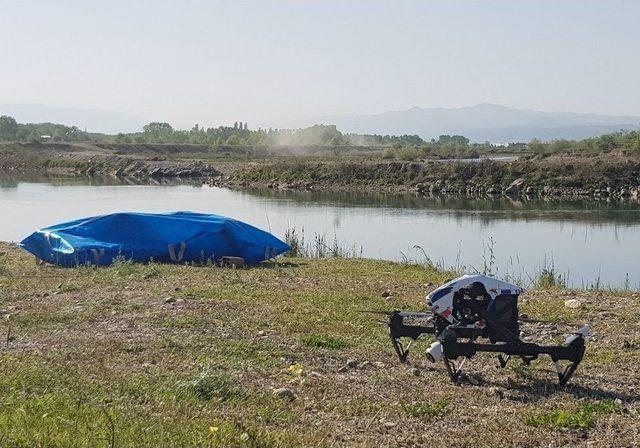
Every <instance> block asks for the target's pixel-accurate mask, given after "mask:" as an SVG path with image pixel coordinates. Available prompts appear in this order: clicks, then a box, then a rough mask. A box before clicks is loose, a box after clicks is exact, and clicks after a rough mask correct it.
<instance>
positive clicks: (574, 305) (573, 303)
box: [564, 299, 582, 309]
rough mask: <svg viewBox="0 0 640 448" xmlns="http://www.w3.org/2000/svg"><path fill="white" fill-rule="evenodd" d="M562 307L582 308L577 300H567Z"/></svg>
mask: <svg viewBox="0 0 640 448" xmlns="http://www.w3.org/2000/svg"><path fill="white" fill-rule="evenodd" d="M564 306H566V307H567V308H573V309H577V308H581V307H582V302H581V301H579V300H577V299H569V300H565V302H564Z"/></svg>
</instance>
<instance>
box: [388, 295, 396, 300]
mask: <svg viewBox="0 0 640 448" xmlns="http://www.w3.org/2000/svg"><path fill="white" fill-rule="evenodd" d="M386 299H387V300H393V299H395V297H393V296H387V297H386Z"/></svg>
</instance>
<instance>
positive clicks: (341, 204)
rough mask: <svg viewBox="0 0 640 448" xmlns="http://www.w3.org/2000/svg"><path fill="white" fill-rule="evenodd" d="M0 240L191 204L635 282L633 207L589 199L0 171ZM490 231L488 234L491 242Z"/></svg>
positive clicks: (472, 262)
mask: <svg viewBox="0 0 640 448" xmlns="http://www.w3.org/2000/svg"><path fill="white" fill-rule="evenodd" d="M0 207H1V209H2V212H3V213H2V218H0V240H8V241H19V240H20V239H22V238H24V237H25V236H27V235H28V234H29V233H31V232H32V231H33V230H35V229H37V228H39V227H44V226H47V225H51V224H55V223H58V222H61V221H65V220H70V219H74V218H79V217H83V216H89V215H95V214H102V213H110V212H115V211H122V210H127V211H154V212H159V211H175V210H194V211H201V212H210V213H219V214H222V215H227V216H231V217H234V218H238V219H241V220H244V221H247V222H249V223H251V224H253V225H255V226H258V227H261V228H263V229H266V230H269V229H271V231H272V232H273V233H274V234H276V235H278V236H280V237H282V236H283V234H284V232H285V230H286V229H287V228H292V227H296V228H297V229H298V231H300V230H302V229H304V234H305V238H306V240H307V241H310V240H312V239H313V236H314V234H316V233H318V234H322V235H325V236H326V237H327V239H329V240H333V238H334V235H335V237H336V238H337V240H338V241H339V242H340V243H341V245H343V246H348V247H355V248H357V251H358V252H359V251H360V249H361V250H362V255H363V256H365V257H373V258H385V259H391V260H400V259H402V258H403V257H408V258H413V259H418V260H422V259H423V258H422V255H421V253H420V252H419V251H418V250H416V249H415V248H414V246H416V245H419V246H421V247H422V248H423V249H424V250H425V252H426V253H427V254H428V255H429V257H431V259H432V260H434V261H435V262H438V263H441V264H443V265H445V266H447V267H449V266H456V265H457V266H460V265H465V266H467V269H468V270H470V271H472V270H474V269H478V270H482V269H483V263H484V260H487V261H488V259H489V257H490V252H489V250H488V247H489V246H492V247H493V253H494V255H495V265H494V268H493V270H494V272H497V274H498V275H500V276H505V275H509V274H510V275H513V276H515V277H520V278H523V279H526V278H528V277H529V276H533V275H535V274H536V272H539V271H540V269H541V268H542V267H543V265H544V264H545V263H546V264H547V265H550V264H551V263H553V265H554V266H555V269H556V270H557V271H559V272H561V273H563V274H565V275H566V276H567V277H568V281H569V283H570V284H572V285H574V286H589V285H591V284H593V283H594V282H596V281H597V279H600V282H601V284H603V285H608V286H616V287H624V286H625V285H628V286H629V287H632V288H638V287H639V286H640V269H639V268H638V259H639V257H638V252H639V251H640V208H639V207H638V206H636V205H628V204H619V203H616V204H606V203H589V202H578V201H575V202H566V201H565V202H544V201H539V202H519V201H512V200H508V199H499V200H473V199H446V200H444V199H442V200H440V199H430V198H418V197H415V196H411V195H396V196H393V195H362V194H361V195H350V194H327V193H311V192H284V193H280V192H273V191H269V190H266V191H241V192H240V191H232V190H227V189H221V188H211V187H206V186H200V185H196V186H193V185H184V184H183V185H171V184H157V185H128V184H123V183H118V182H116V181H114V180H113V179H110V180H107V179H91V180H88V179H84V180H69V179H66V180H65V179H48V178H27V179H24V178H8V177H6V176H5V177H0ZM491 241H493V244H492V243H491Z"/></svg>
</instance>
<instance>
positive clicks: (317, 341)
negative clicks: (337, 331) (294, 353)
mask: <svg viewBox="0 0 640 448" xmlns="http://www.w3.org/2000/svg"><path fill="white" fill-rule="evenodd" d="M300 342H302V344H303V345H306V346H307V347H323V348H332V349H336V350H337V349H341V348H343V347H344V346H345V345H346V344H345V343H344V341H342V340H340V339H338V338H334V337H331V336H323V335H317V334H310V335H307V336H302V337H301V338H300Z"/></svg>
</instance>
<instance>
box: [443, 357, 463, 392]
mask: <svg viewBox="0 0 640 448" xmlns="http://www.w3.org/2000/svg"><path fill="white" fill-rule="evenodd" d="M467 359H468V358H462V361H460V364H459V365H458V366H457V367H456V363H455V362H454V361H453V360H451V359H449V358H447V357H446V356H445V357H444V365H445V366H447V373H448V374H449V378H451V381H452V382H453V384H455V385H457V386H459V385H460V374H461V373H462V367H463V366H464V364H465V363H466V362H467Z"/></svg>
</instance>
